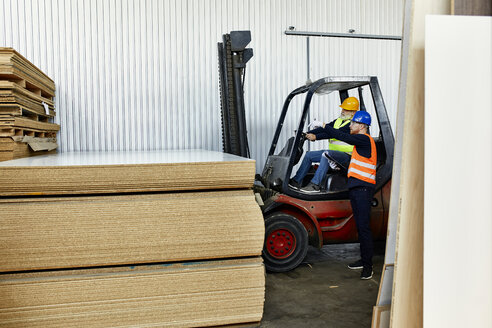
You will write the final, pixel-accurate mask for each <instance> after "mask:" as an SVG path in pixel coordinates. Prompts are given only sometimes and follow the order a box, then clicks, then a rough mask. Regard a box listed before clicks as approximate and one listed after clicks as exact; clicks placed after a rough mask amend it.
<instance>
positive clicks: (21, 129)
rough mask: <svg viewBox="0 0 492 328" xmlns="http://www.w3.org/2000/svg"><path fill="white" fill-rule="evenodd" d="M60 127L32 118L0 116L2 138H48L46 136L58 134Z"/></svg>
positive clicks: (0, 134)
mask: <svg viewBox="0 0 492 328" xmlns="http://www.w3.org/2000/svg"><path fill="white" fill-rule="evenodd" d="M59 130H60V125H58V124H55V123H48V122H41V121H37V120H33V119H30V118H25V117H19V116H10V115H0V136H1V137H9V136H36V137H48V135H46V134H53V133H54V134H56V132H57V131H59ZM50 137H51V135H50Z"/></svg>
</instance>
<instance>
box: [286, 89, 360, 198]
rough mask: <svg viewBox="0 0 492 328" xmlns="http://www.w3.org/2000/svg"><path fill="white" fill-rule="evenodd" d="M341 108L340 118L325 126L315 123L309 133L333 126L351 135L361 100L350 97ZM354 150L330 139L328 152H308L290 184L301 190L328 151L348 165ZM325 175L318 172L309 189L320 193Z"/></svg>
mask: <svg viewBox="0 0 492 328" xmlns="http://www.w3.org/2000/svg"><path fill="white" fill-rule="evenodd" d="M340 107H341V108H342V111H341V113H340V117H339V118H337V119H336V120H333V121H331V122H330V123H328V124H323V122H319V121H314V122H312V123H311V124H309V129H312V130H311V131H308V133H319V132H322V131H323V128H324V127H325V126H331V127H333V128H334V129H337V130H340V131H342V132H345V133H349V132H350V128H349V124H350V120H351V119H352V117H353V116H354V114H355V113H356V112H357V111H358V110H359V100H357V98H355V97H348V98H346V99H345V100H344V101H343V102H342V104H341V105H340ZM318 140H319V139H318ZM353 148H354V147H353V146H351V145H348V144H347V143H345V142H343V141H340V140H337V139H335V138H330V144H329V145H328V150H312V151H308V152H306V155H304V158H303V160H302V163H301V166H300V167H299V170H298V171H297V173H296V175H295V176H294V177H293V178H292V179H290V181H289V184H290V185H291V186H292V187H294V188H301V187H302V181H303V180H304V177H305V176H306V175H307V174H308V172H309V169H310V168H311V165H312V163H318V162H320V161H321V159H322V156H321V155H323V153H324V152H326V151H327V152H328V153H329V154H330V156H331V157H332V158H334V159H336V160H338V161H339V162H340V163H343V164H348V162H349V161H350V155H351V154H352V149H353ZM324 174H326V172H324ZM324 174H322V172H318V174H316V175H315V176H314V177H313V179H312V180H311V182H310V183H309V184H308V186H307V187H308V188H310V189H313V188H316V191H319V190H320V184H321V181H322V179H323V177H324ZM303 190H304V189H303Z"/></svg>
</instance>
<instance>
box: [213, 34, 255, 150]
mask: <svg viewBox="0 0 492 328" xmlns="http://www.w3.org/2000/svg"><path fill="white" fill-rule="evenodd" d="M222 40H223V42H219V43H218V60H219V73H220V74H219V76H220V104H221V117H222V141H223V149H224V152H225V153H229V154H234V155H238V156H242V157H248V158H249V157H250V151H249V145H248V132H247V128H246V115H245V109H244V78H245V73H246V63H247V62H248V61H249V60H250V59H251V58H252V57H253V49H251V48H246V46H247V45H248V44H249V43H250V42H251V32H250V31H231V33H230V34H224V35H223V36H222Z"/></svg>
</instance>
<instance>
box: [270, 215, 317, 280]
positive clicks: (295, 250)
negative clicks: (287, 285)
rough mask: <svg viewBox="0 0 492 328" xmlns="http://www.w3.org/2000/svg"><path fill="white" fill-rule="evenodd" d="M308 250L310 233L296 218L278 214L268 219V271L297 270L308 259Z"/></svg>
mask: <svg viewBox="0 0 492 328" xmlns="http://www.w3.org/2000/svg"><path fill="white" fill-rule="evenodd" d="M307 249H308V233H307V231H306V228H305V227H304V225H303V224H302V223H301V222H300V221H299V220H297V219H296V218H295V217H294V216H292V215H289V214H285V213H282V212H276V213H273V214H270V215H269V216H267V217H266V219H265V243H264V245H263V261H264V263H265V267H266V269H267V270H268V271H271V272H287V271H290V270H293V269H295V268H296V267H297V266H298V265H299V264H301V262H302V260H304V258H305V257H306V253H307Z"/></svg>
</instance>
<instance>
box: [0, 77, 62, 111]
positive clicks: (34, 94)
mask: <svg viewBox="0 0 492 328" xmlns="http://www.w3.org/2000/svg"><path fill="white" fill-rule="evenodd" d="M7 90H10V92H7ZM13 93H19V94H22V95H23V96H25V97H29V98H31V99H33V100H37V101H44V102H45V103H47V104H48V105H50V106H54V103H53V96H51V95H47V94H44V93H43V92H41V90H40V89H36V88H34V89H33V88H29V87H28V84H27V83H26V80H13V81H9V80H0V95H11V94H13Z"/></svg>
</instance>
